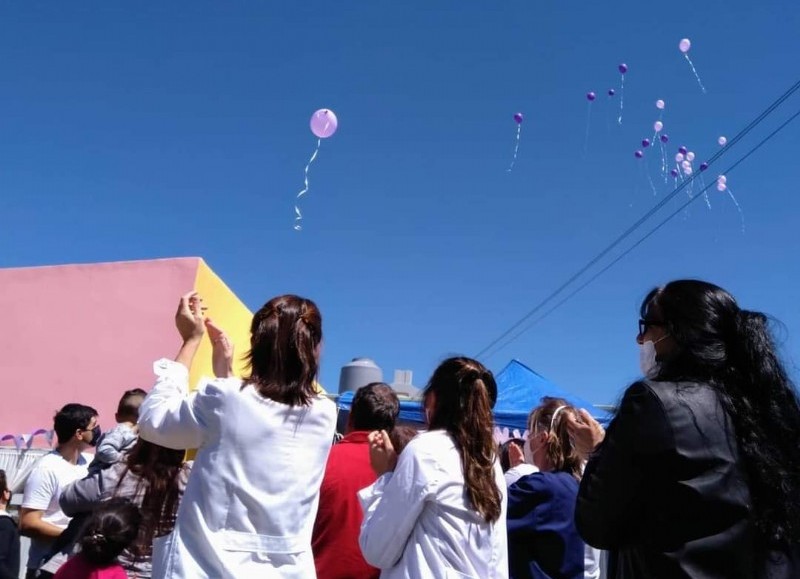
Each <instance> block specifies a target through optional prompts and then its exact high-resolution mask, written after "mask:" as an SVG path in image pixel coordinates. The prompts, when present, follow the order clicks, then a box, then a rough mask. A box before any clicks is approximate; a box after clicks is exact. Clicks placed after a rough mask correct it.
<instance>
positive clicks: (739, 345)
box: [570, 280, 800, 579]
mask: <svg viewBox="0 0 800 579" xmlns="http://www.w3.org/2000/svg"><path fill="white" fill-rule="evenodd" d="M637 342H638V343H639V345H640V348H641V354H640V360H641V363H642V372H643V374H644V375H645V378H644V379H643V380H641V381H639V382H636V383H635V384H633V385H632V386H630V387H629V388H628V389H627V391H626V392H625V395H624V397H623V399H622V402H621V405H620V408H619V410H618V412H617V415H616V417H615V418H614V420H613V421H612V423H611V425H610V426H609V429H608V432H607V433H606V434H605V437H604V440H603V432H602V429H601V428H599V426H598V425H596V424H591V423H588V422H589V421H588V420H585V421H584V422H587V423H588V424H578V423H577V422H571V423H570V424H571V431H572V434H573V437H574V438H575V440H576V443H578V444H581V445H583V446H585V447H586V448H587V449H589V448H591V447H594V446H596V445H597V447H596V450H595V452H594V455H593V456H592V458H591V459H590V460H589V463H588V465H587V467H586V471H585V473H584V477H583V481H582V484H581V488H580V492H579V496H578V505H577V510H576V520H577V524H578V529H579V531H580V533H581V535H582V536H583V537H584V539H585V540H586V541H587V542H588V543H589V544H591V545H593V546H595V547H599V548H601V549H608V550H611V551H612V554H611V561H610V568H609V577H611V578H631V577H634V578H638V577H641V578H647V579H654V578H655V579H658V578H661V577H664V578H667V577H669V578H679V577H687V578H689V577H691V578H693V579H694V578H698V577H699V578H720V579H722V578H725V579H736V578H743V579H744V578H748V579H750V578H753V577H770V578H777V577H780V578H789V577H797V576H798V574H800V567H797V566H796V565H797V561H798V559H797V552H798V545H800V443H799V442H800V403H798V397H797V392H796V390H795V388H794V386H793V384H792V383H791V381H790V380H789V377H788V376H787V373H786V370H785V368H784V367H783V365H782V364H781V362H780V360H779V358H778V354H777V349H776V347H775V344H774V343H773V339H772V337H771V335H770V331H769V328H768V320H767V317H766V316H765V315H764V314H762V313H759V312H753V311H748V310H744V309H742V308H740V307H739V305H738V304H737V303H736V301H735V300H734V298H733V297H732V296H731V295H730V294H729V293H728V292H726V291H725V290H723V289H721V288H719V287H717V286H715V285H713V284H710V283H706V282H702V281H694V280H680V281H673V282H671V283H668V284H667V285H665V286H664V287H660V288H657V289H654V290H652V291H651V292H650V293H649V294H648V295H647V297H646V298H645V300H644V302H643V303H642V306H641V320H640V321H639V332H638V335H637ZM583 416H584V418H586V415H583ZM601 441H602V442H601Z"/></svg>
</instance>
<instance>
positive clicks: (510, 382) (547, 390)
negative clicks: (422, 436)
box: [338, 360, 611, 432]
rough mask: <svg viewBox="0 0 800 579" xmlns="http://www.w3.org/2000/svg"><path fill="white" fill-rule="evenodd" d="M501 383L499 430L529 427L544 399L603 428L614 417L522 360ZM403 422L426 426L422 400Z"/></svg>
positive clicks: (404, 404) (342, 400)
mask: <svg viewBox="0 0 800 579" xmlns="http://www.w3.org/2000/svg"><path fill="white" fill-rule="evenodd" d="M495 380H496V381H497V404H495V407H494V421H495V426H497V427H499V428H511V429H517V430H519V431H520V432H522V431H524V430H525V428H526V427H527V421H528V414H529V413H530V411H531V410H532V409H533V408H534V407H536V406H538V405H539V402H540V401H541V399H542V397H543V396H552V397H554V398H563V399H564V400H566V401H567V402H569V403H570V404H572V405H573V406H576V407H578V408H585V409H586V410H588V411H589V412H590V413H591V415H592V416H593V417H594V418H595V419H596V420H597V421H599V422H600V423H601V424H604V425H605V424H608V422H609V420H611V414H610V413H609V412H607V411H605V410H602V409H600V408H597V407H596V406H594V405H592V404H590V403H589V402H587V401H585V400H583V399H582V398H580V397H578V396H574V395H572V394H570V393H568V392H566V391H564V390H562V389H561V388H560V387H558V386H556V385H555V384H553V383H552V382H550V381H549V380H547V379H546V378H544V377H542V376H540V375H539V374H537V373H536V372H534V371H533V370H531V369H530V368H528V367H527V366H526V365H525V364H523V363H522V362H520V361H519V360H511V361H510V362H509V363H508V364H507V365H506V367H505V368H503V369H502V370H501V371H500V372H499V373H497V374H496V375H495ZM353 395H354V392H345V393H344V394H342V395H341V396H340V397H339V400H338V406H339V409H340V410H346V411H349V410H350V405H351V404H352V402H353ZM399 418H400V420H401V421H407V422H416V423H418V424H425V415H424V413H423V410H422V402H421V401H419V400H401V401H400V417H399Z"/></svg>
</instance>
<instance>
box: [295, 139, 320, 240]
mask: <svg viewBox="0 0 800 579" xmlns="http://www.w3.org/2000/svg"><path fill="white" fill-rule="evenodd" d="M320 145H322V139H317V147H316V148H315V149H314V152H313V153H312V154H311V158H310V159H309V160H308V163H306V168H305V169H304V170H303V189H302V190H301V191H300V192H299V193H298V194H297V199H300V197H302V196H303V195H305V194H306V193H308V169H309V168H310V167H311V163H313V162H314V160H315V159H316V158H317V155H318V154H319V148H320ZM294 212H295V218H294V221H295V223H294V230H295V231H300V230H301V229H302V227H301V225H300V222H301V221H302V220H303V214H302V213H300V209H299V208H298V207H297V205H295V206H294Z"/></svg>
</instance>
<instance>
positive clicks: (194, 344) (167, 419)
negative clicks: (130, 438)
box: [139, 292, 206, 450]
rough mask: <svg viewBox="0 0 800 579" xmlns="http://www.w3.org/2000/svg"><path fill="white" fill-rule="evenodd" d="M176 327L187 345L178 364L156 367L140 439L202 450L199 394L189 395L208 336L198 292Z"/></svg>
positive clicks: (183, 306)
mask: <svg viewBox="0 0 800 579" xmlns="http://www.w3.org/2000/svg"><path fill="white" fill-rule="evenodd" d="M175 326H176V327H177V328H178V333H180V335H181V338H182V339H183V343H182V344H181V347H180V349H179V350H178V354H177V356H175V361H174V362H172V361H170V360H166V359H162V360H159V361H157V362H156V363H155V364H153V371H154V372H155V373H156V377H157V379H156V385H155V386H154V387H153V389H152V390H151V391H150V393H149V394H148V395H147V397H146V398H145V399H144V402H142V405H141V407H140V408H139V436H141V437H142V438H143V439H144V440H147V441H148V442H152V443H154V444H159V445H161V446H166V447H167V448H173V449H176V450H180V449H184V448H198V447H199V446H201V445H202V444H203V441H204V438H205V430H206V428H205V426H206V424H205V422H204V419H203V418H204V417H203V411H202V409H201V405H200V404H197V401H196V399H197V396H198V393H197V392H193V393H191V394H189V392H188V390H189V368H190V367H191V365H192V361H193V360H194V356H195V354H196V353H197V349H198V348H199V347H200V342H201V341H202V339H203V334H204V333H205V319H204V316H203V308H202V299H201V298H200V296H199V295H198V294H197V292H190V293H188V294H185V295H184V296H182V297H181V300H180V303H179V304H178V311H177V312H176V313H175Z"/></svg>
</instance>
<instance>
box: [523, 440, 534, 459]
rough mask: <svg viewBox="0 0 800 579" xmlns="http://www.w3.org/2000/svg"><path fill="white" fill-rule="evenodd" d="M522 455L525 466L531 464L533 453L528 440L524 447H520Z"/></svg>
mask: <svg viewBox="0 0 800 579" xmlns="http://www.w3.org/2000/svg"><path fill="white" fill-rule="evenodd" d="M522 455H523V456H524V457H525V462H526V463H527V464H533V451H532V450H531V440H530V438H529V439H528V440H526V441H525V446H523V447H522Z"/></svg>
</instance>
